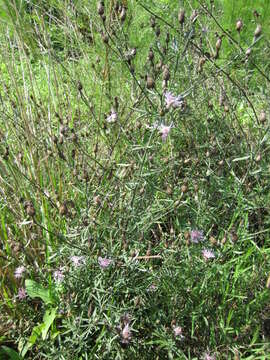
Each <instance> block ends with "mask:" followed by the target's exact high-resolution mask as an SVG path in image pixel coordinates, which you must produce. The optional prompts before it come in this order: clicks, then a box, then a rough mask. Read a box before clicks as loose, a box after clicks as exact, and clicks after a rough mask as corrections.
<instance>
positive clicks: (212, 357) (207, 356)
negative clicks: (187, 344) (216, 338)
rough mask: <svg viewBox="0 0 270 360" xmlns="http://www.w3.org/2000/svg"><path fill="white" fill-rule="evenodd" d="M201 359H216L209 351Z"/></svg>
mask: <svg viewBox="0 0 270 360" xmlns="http://www.w3.org/2000/svg"><path fill="white" fill-rule="evenodd" d="M203 360H216V355H210V354H209V353H205V354H204V357H203Z"/></svg>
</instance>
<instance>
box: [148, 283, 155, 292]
mask: <svg viewBox="0 0 270 360" xmlns="http://www.w3.org/2000/svg"><path fill="white" fill-rule="evenodd" d="M148 291H149V292H155V291H157V285H155V284H151V285H150V286H149V288H148Z"/></svg>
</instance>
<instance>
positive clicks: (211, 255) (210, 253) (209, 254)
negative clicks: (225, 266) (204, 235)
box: [202, 249, 216, 260]
mask: <svg viewBox="0 0 270 360" xmlns="http://www.w3.org/2000/svg"><path fill="white" fill-rule="evenodd" d="M202 255H203V257H204V259H205V260H209V259H214V258H215V257H216V255H215V253H214V252H213V251H212V250H209V249H204V250H203V251H202Z"/></svg>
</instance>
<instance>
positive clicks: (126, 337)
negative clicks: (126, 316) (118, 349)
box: [120, 322, 132, 345]
mask: <svg viewBox="0 0 270 360" xmlns="http://www.w3.org/2000/svg"><path fill="white" fill-rule="evenodd" d="M120 336H121V343H122V344H123V345H128V344H129V342H130V340H131V338H132V334H131V330H130V327H129V322H127V323H126V324H125V326H124V328H123V330H122V331H121V333H120Z"/></svg>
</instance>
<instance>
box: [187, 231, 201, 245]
mask: <svg viewBox="0 0 270 360" xmlns="http://www.w3.org/2000/svg"><path fill="white" fill-rule="evenodd" d="M190 239H191V242H193V243H196V244H197V243H198V242H200V241H202V240H204V236H203V231H201V230H191V232H190Z"/></svg>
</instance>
